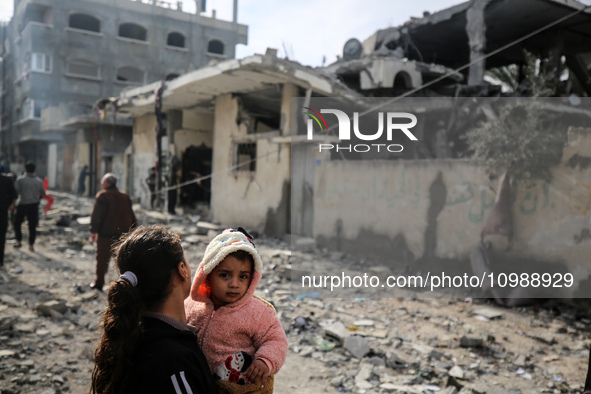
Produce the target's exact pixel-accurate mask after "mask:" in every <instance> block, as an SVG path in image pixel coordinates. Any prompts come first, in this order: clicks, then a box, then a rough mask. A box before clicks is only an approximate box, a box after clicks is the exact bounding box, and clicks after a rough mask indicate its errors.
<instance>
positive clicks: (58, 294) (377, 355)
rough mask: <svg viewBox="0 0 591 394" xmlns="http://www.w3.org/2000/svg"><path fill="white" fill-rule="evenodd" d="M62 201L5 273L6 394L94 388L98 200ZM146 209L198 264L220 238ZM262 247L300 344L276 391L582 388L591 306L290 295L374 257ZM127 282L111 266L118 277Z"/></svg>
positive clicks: (0, 381)
mask: <svg viewBox="0 0 591 394" xmlns="http://www.w3.org/2000/svg"><path fill="white" fill-rule="evenodd" d="M56 194H57V195H56V196H55V197H56V203H55V207H56V208H55V209H54V210H52V211H50V212H49V214H48V215H47V216H46V217H45V218H43V219H42V221H41V225H40V234H39V237H38V241H37V245H36V252H29V251H23V250H19V249H14V248H13V247H12V244H13V243H14V240H12V239H11V237H12V234H11V232H10V230H9V235H8V238H9V240H8V242H7V247H6V259H5V267H4V268H2V269H0V289H1V290H0V393H2V394H10V393H13V394H14V393H36V394H41V393H42V394H58V393H86V392H88V387H89V380H90V375H91V372H92V367H93V361H92V359H93V351H94V347H95V346H96V343H97V341H98V338H99V327H98V325H99V320H100V314H101V312H102V310H103V308H104V307H105V305H106V298H105V294H104V293H102V292H98V291H96V290H91V289H90V287H89V283H90V282H91V280H92V277H93V273H94V245H92V244H89V243H88V225H89V220H88V215H89V214H90V211H91V208H92V200H90V199H86V198H77V197H74V196H71V195H68V194H61V193H56ZM135 210H136V213H137V216H138V219H139V220H140V222H141V223H142V224H149V223H157V222H158V223H162V222H165V223H167V224H168V225H169V227H170V228H172V229H173V230H175V231H178V232H179V233H181V234H182V236H183V242H184V246H185V250H186V254H187V257H188V259H189V261H190V262H191V265H192V268H193V270H196V268H197V265H198V263H199V261H200V259H201V257H202V256H203V252H204V250H205V246H206V245H207V243H208V242H209V240H210V239H211V237H212V236H213V235H214V234H216V233H217V232H219V230H220V228H219V226H215V225H212V224H206V223H203V222H200V218H199V217H198V216H196V215H186V216H182V215H177V216H169V215H163V214H160V213H157V212H149V211H143V210H141V209H140V208H139V207H135ZM255 242H256V244H257V248H258V249H259V251H260V253H261V256H262V258H263V262H264V266H265V272H264V274H263V279H262V280H261V283H260V284H259V287H258V290H257V295H259V296H261V297H263V298H265V299H267V300H269V301H270V302H272V303H273V304H274V305H275V307H276V309H277V314H278V317H279V318H280V320H281V322H282V324H283V327H284V329H285V331H286V333H287V337H288V341H289V348H290V352H289V355H288V358H287V361H286V364H285V366H284V367H283V368H282V370H281V371H280V373H279V374H278V375H277V376H276V380H275V392H277V393H318V392H329V393H339V392H343V393H390V392H396V393H398V392H400V393H446V394H451V393H520V392H521V393H532V392H537V393H577V392H581V391H582V387H583V382H584V379H585V375H586V370H587V358H588V355H589V344H590V343H591V340H590V338H591V336H590V331H589V329H590V327H591V319H589V317H588V316H589V315H588V312H587V310H586V309H581V308H574V307H572V306H567V305H565V304H562V303H555V304H554V305H553V307H551V308H550V307H545V308H539V307H530V308H519V309H504V308H500V307H497V306H495V305H494V304H492V303H491V302H489V301H488V300H472V299H450V298H425V299H416V298H404V299H396V298H391V299H387V298H384V299H370V298H363V297H359V296H358V295H357V294H354V293H352V295H351V297H349V298H347V299H335V298H327V297H326V296H325V295H324V293H323V294H322V295H321V294H320V293H317V292H306V293H298V292H297V291H293V290H292V288H291V282H290V278H291V275H292V273H293V272H294V271H297V270H300V269H312V268H313V267H314V266H323V267H332V266H335V267H337V266H339V264H343V263H344V262H345V263H347V264H354V265H357V266H363V264H364V262H363V261H360V260H356V258H355V257H353V256H347V255H344V254H342V253H338V252H329V251H326V250H318V249H317V248H316V247H315V245H314V244H313V243H306V245H305V246H306V247H305V248H299V249H295V250H292V248H291V245H290V244H289V243H286V242H283V241H280V240H276V239H270V238H263V237H259V238H258V239H257V240H255ZM304 243H305V242H304ZM368 264H369V263H368V262H365V265H366V267H368V266H369V265H371V264H369V265H368ZM302 267H303V268H302ZM115 276H116V274H115V272H114V269H113V267H112V266H111V268H110V271H109V273H108V276H107V279H110V280H112V279H114V278H115Z"/></svg>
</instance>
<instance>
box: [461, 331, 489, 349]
mask: <svg viewBox="0 0 591 394" xmlns="http://www.w3.org/2000/svg"><path fill="white" fill-rule="evenodd" d="M460 346H461V347H483V346H484V338H482V337H480V336H476V335H469V334H468V335H464V336H463V337H462V338H461V339H460Z"/></svg>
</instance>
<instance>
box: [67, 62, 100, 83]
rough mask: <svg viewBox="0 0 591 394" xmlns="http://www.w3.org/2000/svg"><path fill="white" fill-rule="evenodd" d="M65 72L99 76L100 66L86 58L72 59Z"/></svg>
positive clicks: (93, 76)
mask: <svg viewBox="0 0 591 394" xmlns="http://www.w3.org/2000/svg"><path fill="white" fill-rule="evenodd" d="M66 73H67V74H69V75H77V76H83V77H90V78H100V66H99V65H98V64H94V63H93V62H89V61H88V60H81V59H73V60H70V61H69V62H68V64H67V66H66Z"/></svg>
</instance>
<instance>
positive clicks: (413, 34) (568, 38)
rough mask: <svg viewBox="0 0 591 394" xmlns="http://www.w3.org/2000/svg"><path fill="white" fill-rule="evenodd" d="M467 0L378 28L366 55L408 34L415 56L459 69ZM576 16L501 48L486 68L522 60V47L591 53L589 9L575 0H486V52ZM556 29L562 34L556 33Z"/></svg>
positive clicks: (465, 52) (465, 47)
mask: <svg viewBox="0 0 591 394" xmlns="http://www.w3.org/2000/svg"><path fill="white" fill-rule="evenodd" d="M471 3H472V2H470V1H468V2H465V3H462V4H459V5H457V6H454V7H450V8H448V9H445V10H442V11H439V12H436V13H433V14H428V15H426V16H424V17H422V18H413V19H411V20H410V21H408V22H406V23H405V24H403V25H402V26H398V27H393V28H388V29H383V30H378V31H377V32H376V33H375V34H374V35H372V36H371V37H370V38H368V39H367V40H365V42H364V52H365V54H366V55H368V54H370V53H371V52H373V51H375V50H377V49H378V48H379V47H381V46H382V44H384V40H387V39H388V37H389V36H392V33H394V32H396V31H399V32H403V33H406V34H408V37H409V38H410V40H411V43H412V46H413V47H414V48H416V52H415V53H414V54H413V56H412V57H413V58H414V60H419V61H422V62H424V63H437V64H442V65H445V66H447V67H451V68H454V69H455V68H457V67H460V66H462V65H464V64H467V63H469V61H470V45H469V42H468V34H467V32H466V25H467V23H466V22H467V20H466V14H467V10H468V9H469V8H470V6H471ZM579 10H581V12H580V13H579V14H577V15H574V16H572V17H570V18H568V19H566V20H564V21H562V22H560V23H558V24H557V25H555V26H552V27H550V28H549V29H547V30H545V31H544V32H540V33H539V34H536V35H534V36H533V37H531V38H528V39H527V40H525V41H523V42H521V43H519V44H516V45H514V46H511V47H510V48H508V49H506V50H503V51H502V52H500V53H499V54H496V55H494V56H492V57H491V58H489V59H487V67H488V66H490V67H497V66H502V65H508V64H513V63H520V62H521V61H522V60H523V50H524V49H527V50H528V51H530V52H534V53H537V54H539V53H540V52H544V51H547V50H548V49H549V48H550V47H552V46H554V45H556V44H557V43H558V41H557V40H559V39H560V42H561V43H562V45H563V48H562V51H563V54H564V55H575V54H582V53H586V52H589V48H590V45H589V42H590V39H591V8H589V7H587V6H586V5H585V4H583V3H580V2H578V1H575V0H490V1H489V3H488V5H487V7H486V9H485V15H484V18H485V23H486V42H487V44H486V50H485V52H486V53H490V52H492V51H494V50H496V49H498V48H501V47H503V46H505V45H507V44H509V43H511V42H513V41H514V40H516V39H519V38H522V37H524V36H526V35H527V34H529V33H532V32H534V31H536V30H538V29H540V28H543V27H545V26H547V25H549V24H551V23H553V22H556V21H558V20H559V19H561V18H563V17H566V16H567V15H569V14H573V13H574V12H576V11H579ZM557 31H560V32H561V33H560V34H556V32H557Z"/></svg>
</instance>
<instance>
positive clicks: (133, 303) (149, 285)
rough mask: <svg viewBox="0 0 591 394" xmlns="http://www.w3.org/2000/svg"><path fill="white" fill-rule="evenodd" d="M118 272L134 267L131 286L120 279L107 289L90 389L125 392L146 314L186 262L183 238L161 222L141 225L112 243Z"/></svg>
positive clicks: (104, 393)
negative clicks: (135, 279) (105, 305)
mask: <svg viewBox="0 0 591 394" xmlns="http://www.w3.org/2000/svg"><path fill="white" fill-rule="evenodd" d="M113 250H114V255H115V264H116V266H117V271H118V272H119V273H120V274H122V273H124V272H126V271H131V272H133V273H134V274H135V276H136V277H137V279H138V283H137V286H135V287H134V286H132V285H131V284H130V282H128V281H127V280H126V279H122V278H119V279H117V280H116V281H114V282H113V283H112V284H111V287H110V288H109V291H108V293H107V301H108V305H107V308H106V309H105V311H104V312H103V317H102V328H103V335H102V337H101V340H100V342H99V344H98V346H97V348H96V350H95V353H94V359H95V366H94V370H93V371H92V385H91V389H90V392H91V393H100V394H114V393H125V392H126V391H127V390H126V389H127V387H128V384H129V382H128V381H127V380H128V376H129V375H130V371H131V370H132V369H133V364H134V363H133V356H134V354H135V353H136V351H137V350H138V347H139V345H140V342H141V340H142V335H143V331H142V326H141V321H142V312H143V311H145V310H149V309H153V308H157V307H158V306H159V305H161V304H162V303H163V302H164V301H165V300H166V298H167V297H168V295H169V294H170V292H171V290H172V287H171V286H172V284H171V283H172V275H173V272H174V271H175V270H176V269H177V267H178V264H179V263H180V262H182V261H184V253H183V248H182V247H181V237H180V236H179V235H178V234H177V233H174V232H172V231H170V230H168V229H167V228H166V227H165V226H162V225H153V226H144V227H139V228H137V229H136V230H134V231H133V232H130V233H128V234H124V235H123V236H122V237H121V238H120V240H119V241H118V242H117V243H116V244H115V245H114V246H113Z"/></svg>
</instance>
